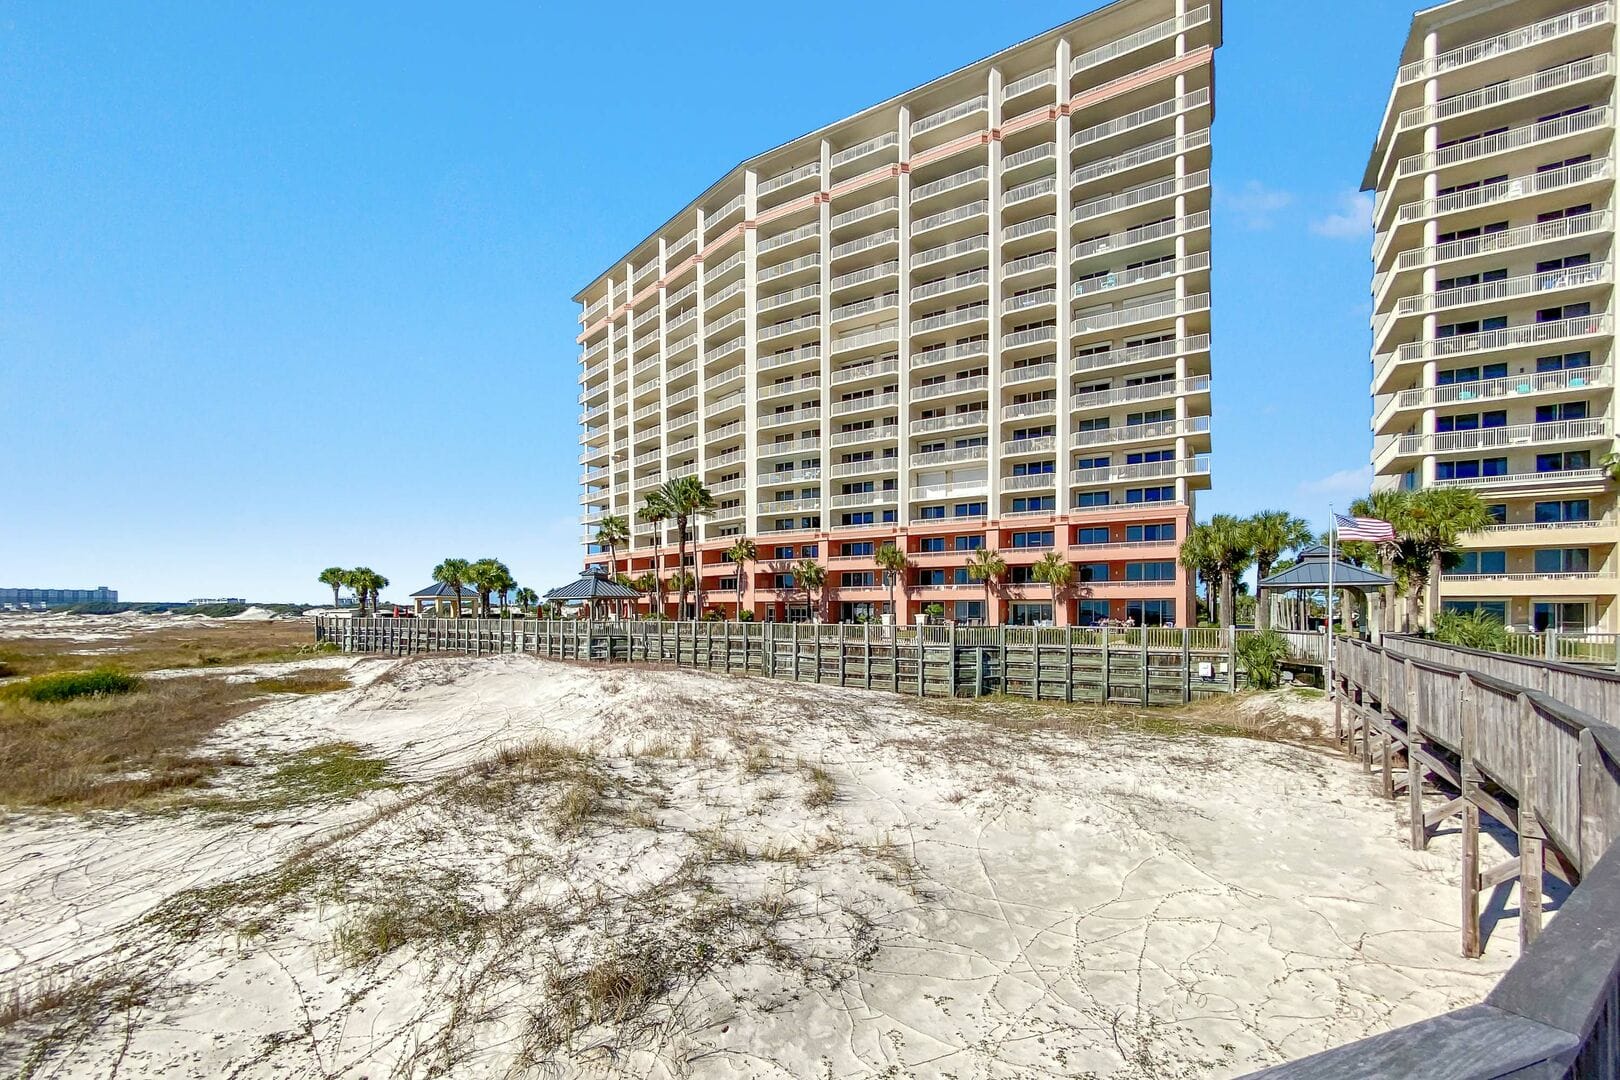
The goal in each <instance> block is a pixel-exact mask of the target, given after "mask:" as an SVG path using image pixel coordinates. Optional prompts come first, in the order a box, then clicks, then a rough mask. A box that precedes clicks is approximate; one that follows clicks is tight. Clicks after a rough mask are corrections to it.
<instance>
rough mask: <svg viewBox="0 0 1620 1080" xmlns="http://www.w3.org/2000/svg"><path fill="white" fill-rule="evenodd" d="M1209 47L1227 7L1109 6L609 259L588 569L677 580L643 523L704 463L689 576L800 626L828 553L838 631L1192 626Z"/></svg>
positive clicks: (661, 529)
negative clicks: (804, 575) (864, 626)
mask: <svg viewBox="0 0 1620 1080" xmlns="http://www.w3.org/2000/svg"><path fill="white" fill-rule="evenodd" d="M958 29H959V30H961V31H962V36H963V38H964V39H965V40H976V39H977V34H978V32H979V31H980V30H981V29H982V27H980V26H977V25H971V24H969V23H964V24H963V26H962V27H960V28H958ZM1220 43H1221V4H1220V3H1219V2H1218V0H1216V2H1209V3H1205V2H1198V0H1120V2H1116V3H1112V4H1108V5H1106V6H1102V7H1099V8H1098V9H1097V10H1095V11H1092V12H1090V13H1088V14H1086V15H1084V16H1082V17H1080V18H1078V19H1075V20H1073V21H1071V22H1068V23H1065V24H1064V25H1062V26H1059V27H1057V28H1056V29H1053V30H1050V31H1048V32H1046V33H1043V34H1040V35H1038V36H1036V37H1034V38H1031V39H1029V40H1027V41H1024V42H1022V43H1020V44H1017V45H1014V46H1012V47H1011V48H1008V49H1005V50H1003V51H1001V52H998V53H996V54H994V55H992V56H990V57H988V58H986V59H983V60H980V61H977V62H975V63H972V64H969V65H967V66H966V67H964V68H961V69H960V70H957V71H954V72H951V73H949V74H946V75H944V76H942V77H940V78H938V79H935V80H933V81H932V82H929V83H927V84H925V85H923V86H920V87H917V88H915V89H913V90H908V91H906V92H904V93H902V94H900V95H898V96H897V97H894V98H891V99H889V100H888V101H884V102H881V103H878V104H875V105H873V106H871V107H869V108H866V109H863V110H861V111H860V112H858V113H856V114H854V115H853V116H849V117H846V118H844V119H841V120H837V121H835V122H833V123H831V124H828V125H826V126H825V127H822V128H820V129H818V130H816V131H814V132H811V133H810V134H808V135H804V136H802V137H799V138H796V139H793V140H791V141H788V142H786V143H783V144H782V145H780V146H778V147H776V148H774V149H772V150H768V151H766V152H765V153H763V154H759V155H756V156H754V157H751V158H749V159H748V160H747V161H744V162H743V163H742V164H740V165H738V166H737V167H736V168H734V169H732V170H731V171H730V172H728V173H727V174H726V175H725V176H723V177H721V178H720V179H719V180H718V181H716V182H715V184H713V185H712V186H711V187H710V188H709V189H708V190H706V191H704V192H703V193H702V194H700V195H698V196H697V198H695V199H693V200H692V201H691V202H690V203H689V204H687V206H686V207H685V208H683V209H682V210H680V211H679V212H677V213H676V214H675V216H674V217H673V218H671V219H670V220H669V222H668V223H667V224H665V225H664V226H662V227H661V228H659V229H658V230H656V231H655V232H654V233H653V234H651V235H650V236H648V237H646V238H645V239H643V240H642V241H641V242H639V243H638V244H636V245H635V246H634V247H633V248H632V249H631V250H630V252H629V253H627V254H626V255H624V256H623V257H622V258H619V259H616V260H614V261H613V262H612V263H611V264H610V265H609V266H608V267H607V268H606V269H605V270H603V272H602V273H601V274H600V275H599V276H598V277H597V278H596V279H595V280H594V281H592V282H591V283H590V284H589V285H587V286H586V287H585V288H584V289H582V290H581V291H580V292H579V293H578V295H577V296H576V297H575V299H576V301H577V302H578V303H579V304H580V307H581V310H580V315H579V322H580V332H579V334H578V337H577V339H576V340H577V342H578V344H579V346H580V349H581V353H580V374H579V384H580V389H581V393H580V396H579V402H580V405H581V408H582V412H581V414H580V425H581V429H582V430H581V435H580V447H581V451H582V452H581V455H580V464H581V465H582V466H583V468H584V471H583V473H582V475H581V477H580V483H581V484H582V486H583V488H584V494H583V497H582V500H581V501H582V504H583V516H582V524H583V526H584V527H585V534H584V536H583V537H582V542H583V543H584V544H585V546H586V547H585V561H586V562H587V563H588V564H590V565H594V566H605V565H606V564H608V563H609V562H610V560H611V561H612V562H613V563H614V569H618V570H627V571H628V572H629V573H630V574H631V575H633V576H640V575H642V574H645V573H648V572H653V573H655V574H656V575H657V576H658V577H659V578H661V579H665V580H668V579H669V577H670V576H671V575H672V574H675V573H677V572H682V569H683V568H682V567H680V566H679V565H678V563H679V561H680V557H681V556H680V554H679V553H678V549H677V533H676V530H675V523H674V522H673V521H670V520H664V521H657V522H654V521H647V520H644V519H643V518H642V517H640V516H638V510H639V509H640V508H641V507H643V506H644V505H645V502H646V498H647V496H648V494H650V493H652V492H654V491H656V490H657V489H658V486H659V485H660V484H662V483H663V482H664V481H665V480H668V479H673V478H679V477H687V476H696V477H698V478H700V479H701V481H702V482H703V483H704V485H705V486H706V487H707V488H708V489H709V491H710V492H711V493H712V494H713V496H714V498H715V500H716V502H717V504H718V505H717V508H716V510H715V511H714V512H713V513H710V514H705V515H701V516H700V519H699V520H697V521H696V522H695V523H694V524H693V525H692V530H691V531H692V536H693V544H692V545H691V548H690V549H689V551H688V553H687V554H688V558H689V560H690V561H691V564H692V565H691V567H690V571H689V572H691V573H693V574H695V575H696V578H697V580H699V581H700V582H701V583H702V588H703V595H704V599H705V601H706V604H707V606H708V607H709V608H711V609H714V610H719V611H722V612H724V613H725V614H726V615H728V616H735V615H737V614H739V613H751V614H753V615H754V616H755V617H763V618H775V619H782V618H787V619H802V618H806V617H808V614H809V612H808V607H809V598H808V597H807V596H806V594H805V590H804V588H803V586H802V585H801V584H799V582H798V581H797V580H796V579H795V577H794V569H795V567H796V566H797V565H798V564H799V563H800V561H801V560H810V561H814V562H817V563H819V564H820V565H821V566H822V568H823V569H824V571H825V573H826V588H825V596H824V598H823V602H824V603H825V607H826V613H827V614H828V615H829V616H830V617H832V618H834V619H838V620H846V621H847V620H854V619H861V618H867V617H872V616H876V615H879V614H888V613H890V608H891V605H892V606H893V607H895V608H897V609H898V610H897V611H895V612H893V614H895V615H896V616H897V617H898V618H899V619H900V620H901V621H905V622H909V621H911V619H912V617H913V616H915V615H917V614H920V613H923V612H925V611H927V610H928V609H929V608H932V607H936V606H937V607H938V608H939V609H941V610H943V611H944V612H945V614H946V615H947V617H949V618H952V619H955V620H963V621H983V622H988V623H1006V622H1011V623H1041V622H1051V621H1055V622H1057V623H1058V624H1059V625H1068V624H1076V623H1079V624H1091V623H1097V622H1101V621H1104V620H1117V621H1121V622H1126V621H1129V622H1135V623H1136V624H1138V625H1144V624H1145V625H1157V624H1177V623H1179V624H1181V625H1193V624H1194V623H1195V622H1196V612H1195V610H1194V607H1193V586H1192V578H1191V576H1190V574H1189V572H1188V571H1187V570H1186V569H1185V568H1184V567H1182V566H1181V564H1180V563H1179V561H1178V554H1179V552H1180V548H1181V542H1182V541H1183V540H1184V539H1185V538H1186V536H1187V531H1188V529H1189V528H1190V527H1191V525H1192V523H1193V520H1194V499H1195V496H1196V493H1197V492H1199V491H1201V490H1204V489H1206V488H1208V487H1209V485H1210V463H1209V452H1210V173H1209V170H1210V162H1211V145H1210V144H1211V135H1210V128H1211V124H1212V122H1213V120H1214V103H1213V91H1214V52H1215V49H1216V47H1217V46H1219V45H1220ZM830 88H833V87H830ZM644 179H645V180H646V185H645V187H646V191H647V193H648V195H649V197H654V196H656V197H658V198H662V197H663V195H661V194H659V192H660V185H661V184H662V182H663V177H661V176H660V174H659V172H658V170H657V169H656V168H649V169H647V170H646V175H645V177H644ZM610 515H612V516H622V517H624V518H626V519H628V520H629V521H630V523H631V525H630V530H629V532H630V535H629V538H628V541H627V542H624V543H621V544H619V545H617V546H616V550H615V551H614V552H613V553H611V554H610V553H609V552H607V551H605V550H603V548H602V546H601V545H600V544H598V543H596V540H595V536H594V533H595V530H596V527H597V526H598V525H599V524H600V523H601V522H602V521H603V520H604V519H605V518H607V517H608V516H610ZM743 537H749V538H752V539H754V540H755V541H756V543H757V546H758V555H759V557H758V559H757V561H752V562H745V564H744V565H742V566H739V565H738V564H737V563H735V562H733V561H732V560H731V559H730V558H729V557H728V556H727V551H728V549H730V548H731V546H732V545H734V544H735V543H737V541H738V540H739V539H741V538H743ZM889 543H893V544H895V545H897V546H898V547H900V548H901V549H902V550H904V551H905V552H906V554H907V557H908V559H909V560H910V562H911V564H912V566H911V569H909V570H907V571H906V579H905V580H904V581H903V582H899V583H897V585H898V587H893V588H891V587H890V586H889V584H888V583H886V581H885V579H884V569H883V567H882V566H880V565H879V563H878V561H877V558H876V555H877V552H878V551H879V550H880V549H881V548H882V547H883V546H884V545H885V544H889ZM982 548H994V549H1000V551H1001V552H1002V553H1003V554H1004V555H1005V557H1006V558H1005V561H1006V564H1007V571H1006V573H1005V575H1004V580H1003V581H1002V582H1000V585H1001V588H999V589H997V590H994V591H990V590H987V589H986V588H985V587H984V586H983V585H982V584H981V583H980V582H979V581H978V580H976V579H975V578H974V577H973V576H972V572H971V570H970V568H969V567H970V563H971V561H972V560H973V558H974V557H975V556H974V553H975V552H976V551H978V550H980V549H982ZM1050 552H1056V553H1058V554H1059V555H1060V556H1062V557H1063V558H1064V559H1065V560H1066V561H1068V562H1069V563H1071V564H1072V565H1074V567H1075V583H1076V585H1077V586H1079V587H1078V588H1076V589H1074V590H1073V591H1072V593H1071V596H1070V598H1069V599H1067V600H1060V601H1059V603H1057V604H1056V606H1055V608H1054V604H1053V595H1052V590H1051V589H1050V588H1048V587H1047V586H1045V585H1042V584H1041V583H1040V582H1039V581H1038V580H1036V578H1035V577H1034V576H1033V567H1034V566H1035V564H1036V563H1037V562H1038V561H1039V560H1040V559H1041V558H1042V557H1043V556H1045V555H1046V554H1048V553H1050Z"/></svg>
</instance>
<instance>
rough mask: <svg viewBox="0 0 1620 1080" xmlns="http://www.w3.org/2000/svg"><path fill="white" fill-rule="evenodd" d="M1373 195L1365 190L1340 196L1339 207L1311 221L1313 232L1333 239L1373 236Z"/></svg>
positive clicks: (1357, 238)
mask: <svg viewBox="0 0 1620 1080" xmlns="http://www.w3.org/2000/svg"><path fill="white" fill-rule="evenodd" d="M1372 213H1373V197H1372V196H1371V195H1369V194H1367V193H1366V192H1364V191H1347V192H1345V193H1344V194H1342V195H1340V196H1339V201H1338V209H1336V210H1334V211H1332V212H1331V213H1328V214H1325V215H1323V216H1322V217H1319V218H1313V219H1312V221H1311V232H1313V233H1315V234H1316V235H1317V236H1325V237H1328V238H1330V239H1333V240H1360V239H1363V238H1365V237H1370V236H1372Z"/></svg>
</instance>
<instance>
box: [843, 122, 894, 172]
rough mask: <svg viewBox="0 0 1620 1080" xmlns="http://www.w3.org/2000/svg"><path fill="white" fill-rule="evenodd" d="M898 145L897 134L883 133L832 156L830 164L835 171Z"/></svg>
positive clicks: (891, 132) (892, 132)
mask: <svg viewBox="0 0 1620 1080" xmlns="http://www.w3.org/2000/svg"><path fill="white" fill-rule="evenodd" d="M899 143H900V133H899V132H897V131H885V132H884V133H883V134H882V135H878V136H876V137H875V138H871V139H867V140H866V141H865V142H860V143H856V144H855V145H854V146H850V147H846V148H844V149H843V150H840V151H838V152H837V153H836V154H834V155H833V156H832V159H831V164H832V167H833V168H835V169H836V168H838V167H839V166H841V165H848V164H850V163H851V162H854V161H859V160H860V159H861V158H864V157H868V156H870V155H872V154H876V153H879V152H881V151H883V150H887V149H888V148H889V147H891V146H898V145H899Z"/></svg>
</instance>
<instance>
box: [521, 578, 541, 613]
mask: <svg viewBox="0 0 1620 1080" xmlns="http://www.w3.org/2000/svg"><path fill="white" fill-rule="evenodd" d="M516 599H517V603H518V609H519V610H520V611H522V612H523V614H525V615H527V614H528V613H529V610H530V609H531V608H533V607H534V605H535V604H537V603H539V601H540V594H539V593H537V592H535V591H534V590H533V589H531V588H529V587H528V586H527V585H525V586H524V587H523V588H521V589H519V590H518V591H517V596H516Z"/></svg>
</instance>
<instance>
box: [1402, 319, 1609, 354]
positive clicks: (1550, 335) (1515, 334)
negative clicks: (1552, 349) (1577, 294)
mask: <svg viewBox="0 0 1620 1080" xmlns="http://www.w3.org/2000/svg"><path fill="white" fill-rule="evenodd" d="M1612 333H1614V320H1613V317H1612V316H1609V315H1582V316H1579V317H1577V318H1573V319H1557V320H1554V321H1552V322H1544V323H1531V324H1529V325H1526V326H1508V327H1504V328H1503V329H1501V330H1487V331H1485V332H1484V333H1479V334H1458V335H1456V336H1455V337H1448V338H1436V339H1434V340H1431V341H1414V342H1412V343H1410V344H1407V345H1402V346H1401V347H1400V348H1399V349H1398V350H1396V355H1397V357H1398V358H1399V360H1400V362H1401V363H1410V362H1412V361H1417V360H1434V359H1438V358H1440V357H1455V356H1470V355H1475V354H1478V353H1485V352H1494V351H1496V350H1499V349H1516V348H1524V347H1527V346H1540V345H1547V344H1550V343H1552V342H1562V341H1569V340H1579V339H1581V338H1587V337H1592V336H1595V335H1600V334H1612Z"/></svg>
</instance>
